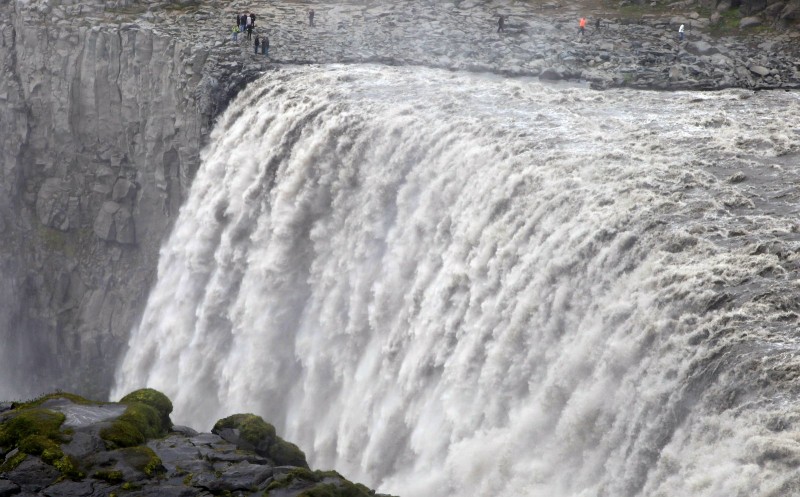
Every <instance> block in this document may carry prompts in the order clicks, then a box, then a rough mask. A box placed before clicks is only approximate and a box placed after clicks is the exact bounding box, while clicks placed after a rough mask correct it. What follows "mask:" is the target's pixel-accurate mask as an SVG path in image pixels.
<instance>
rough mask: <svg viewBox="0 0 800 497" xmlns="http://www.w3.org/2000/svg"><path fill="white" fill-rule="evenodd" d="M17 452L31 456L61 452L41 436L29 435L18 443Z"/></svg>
mask: <svg viewBox="0 0 800 497" xmlns="http://www.w3.org/2000/svg"><path fill="white" fill-rule="evenodd" d="M19 450H21V451H22V452H25V453H26V454H31V455H33V456H40V455H42V453H43V452H45V451H48V452H53V451H58V452H61V449H60V448H59V446H58V444H57V443H55V442H53V441H52V440H50V439H49V438H47V437H45V436H43V435H29V436H27V437H25V438H23V439H22V440H20V442H19Z"/></svg>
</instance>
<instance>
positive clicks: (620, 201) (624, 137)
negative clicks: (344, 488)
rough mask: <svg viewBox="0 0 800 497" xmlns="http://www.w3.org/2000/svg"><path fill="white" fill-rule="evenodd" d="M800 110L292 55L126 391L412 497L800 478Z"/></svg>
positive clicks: (699, 492) (228, 149)
mask: <svg viewBox="0 0 800 497" xmlns="http://www.w3.org/2000/svg"><path fill="white" fill-rule="evenodd" d="M797 101H798V98H797V95H796V94H790V93H785V94H761V95H752V94H750V93H748V92H743V91H732V92H724V93H720V94H714V95H710V94H692V93H678V94H654V93H634V92H627V91H609V92H603V93H598V92H594V91H590V90H587V89H583V88H565V87H547V86H542V85H540V84H539V83H537V82H530V81H524V80H503V79H499V78H492V77H480V76H470V75H463V74H454V73H443V72H438V71H431V70H424V69H419V68H413V69H408V68H406V69H396V68H384V67H360V68H354V67H329V68H307V69H302V68H297V69H285V70H281V71H279V72H276V73H271V74H269V75H267V76H265V78H264V79H262V80H260V81H258V82H256V83H254V84H252V85H251V86H250V87H249V88H248V89H247V90H246V91H244V92H243V94H242V95H240V97H239V98H238V99H237V100H236V101H235V102H234V103H233V104H232V105H231V108H229V109H228V111H227V112H226V113H225V115H224V116H223V118H222V119H221V121H220V123H219V124H218V125H217V128H216V130H215V131H214V133H213V135H212V139H211V145H210V147H209V148H208V150H207V151H206V152H205V156H204V162H203V165H202V167H201V169H200V171H199V172H198V175H197V177H196V179H195V180H194V184H193V186H192V191H191V194H190V198H189V200H188V201H187V203H186V205H184V206H183V208H182V210H181V214H180V218H179V220H178V222H177V225H176V227H175V230H174V233H173V234H172V236H171V237H170V239H169V241H168V243H167V244H166V245H165V247H164V248H163V249H162V254H161V260H160V264H159V277H158V283H157V285H156V286H155V288H154V289H153V290H152V292H151V295H150V298H149V302H148V305H147V309H146V311H145V314H144V317H143V319H142V322H141V324H140V326H139V327H138V328H137V329H136V330H134V332H133V334H132V337H131V340H130V350H129V352H128V353H127V356H126V357H125V359H124V361H123V363H122V365H121V366H120V369H119V372H118V377H117V386H116V389H115V393H114V395H116V396H120V395H122V394H124V393H126V392H128V391H130V390H132V389H135V388H140V387H142V386H145V385H147V386H150V387H153V388H157V389H160V390H162V391H164V392H165V393H166V394H167V395H169V396H170V398H172V399H173V402H174V404H175V406H176V410H175V413H174V416H173V419H174V420H175V421H176V422H178V423H186V424H192V425H194V426H197V427H200V428H204V429H206V428H208V427H209V426H210V425H211V424H212V423H213V422H214V421H215V420H216V419H218V418H220V417H223V416H226V415H229V414H232V413H234V412H256V413H258V414H261V415H263V416H264V417H265V419H267V420H269V421H271V422H273V423H274V424H275V425H276V426H277V427H278V430H279V432H280V434H281V435H282V436H284V437H285V438H287V439H288V440H291V441H293V442H296V443H297V444H298V445H299V446H300V447H301V448H303V449H304V450H305V451H306V452H307V453H308V454H309V456H310V462H311V464H312V466H314V467H319V468H328V467H334V468H336V469H338V470H340V471H342V472H343V473H344V474H345V475H346V476H348V477H349V478H352V479H354V480H360V481H363V482H364V483H366V484H368V485H373V486H378V487H379V488H380V489H381V490H382V491H387V492H393V493H396V494H399V495H401V496H403V497H417V496H420V497H421V496H430V495H443V496H448V495H450V496H466V495H471V496H493V495H499V494H505V495H520V496H522V495H524V496H532V497H535V496H548V497H554V496H555V497H560V496H582V497H588V496H614V497H624V496H634V495H642V496H671V497H672V496H683V495H692V496H709V497H710V496H731V495H742V496H744V495H747V496H755V495H764V496H767V495H775V496H777V495H788V494H791V493H792V492H791V490H792V489H794V490H795V491H797V492H800V490H798V489H800V487H798V485H800V480H799V479H798V477H797V473H796V471H795V469H794V468H795V467H796V466H795V463H794V462H793V461H798V460H800V444H798V440H800V431H798V430H797V428H796V427H795V423H796V422H797V421H798V419H799V418H798V415H797V410H796V408H795V404H796V403H797V396H796V390H797V388H796V387H794V386H793V385H792V382H791V378H790V372H791V371H792V370H793V369H792V368H798V367H800V362H798V361H797V357H796V356H797V348H796V347H797V346H796V343H795V342H796V339H795V338H794V336H793V333H792V332H791V330H792V329H793V324H796V321H797V314H793V313H794V310H793V309H792V308H787V307H786V306H789V307H791V305H790V304H787V301H786V299H782V297H781V296H782V295H784V293H785V292H787V291H789V292H792V291H793V292H795V293H794V295H796V294H797V293H796V292H797V290H796V288H795V286H796V284H795V283H794V281H796V280H794V279H793V278H792V273H791V269H787V268H789V267H790V265H789V263H788V262H787V261H790V258H787V257H786V256H785V253H784V252H781V250H788V248H787V247H790V246H791V247H794V245H792V244H793V243H796V242H795V240H796V236H793V235H792V233H796V231H793V230H794V229H795V228H794V227H795V226H796V225H795V224H794V223H795V222H794V221H793V220H792V212H790V211H791V209H790V208H789V207H787V206H789V205H791V201H792V200H795V199H796V198H797V193H796V192H795V191H792V192H791V193H789V194H787V195H788V196H787V195H784V196H782V197H777V198H780V199H781V200H774V199H773V198H772V197H773V195H772V192H773V191H774V190H780V189H781V188H783V189H784V190H785V186H783V185H784V183H783V181H785V180H786V178H787V177H788V176H790V177H791V178H796V172H795V171H794V168H790V167H789V165H788V164H784V165H783V166H780V164H779V163H780V161H781V160H784V159H781V158H786V157H793V155H792V154H795V153H796V152H797V150H798V148H799V147H798V142H799V140H798V135H797V134H796V133H794V132H793V131H792V129H798V128H800V126H799V125H800V117H799V115H798V113H797V112H793V111H792V110H791V108H792V106H793V107H794V108H795V109H796V108H797ZM770 161H772V162H774V164H773V163H772V162H770ZM772 165H774V166H775V167H779V168H780V173H781V175H782V176H781V177H777V175H776V171H778V169H775V168H771V167H770V166H772ZM738 170H746V171H747V174H748V175H755V176H757V177H758V181H750V182H745V183H741V184H739V183H728V182H725V181H724V178H725V175H727V174H728V173H729V172H734V171H738ZM787 175H788V176H787ZM736 230H738V231H736ZM765 244H766V245H765ZM776 244H777V245H776ZM762 245H763V246H764V247H766V248H764V247H762V248H761V249H758V248H757V247H759V246H762ZM778 245H779V246H780V247H781V248H780V249H777V248H775V247H776V246H778ZM754 247H755V248H754ZM791 260H793V259H791ZM790 295H791V294H790ZM789 300H791V299H789ZM782 303H783V304H782ZM782 305H783V307H782ZM787 489H788V490H789V491H788V493H787Z"/></svg>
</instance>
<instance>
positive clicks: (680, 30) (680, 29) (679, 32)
mask: <svg viewBox="0 0 800 497" xmlns="http://www.w3.org/2000/svg"><path fill="white" fill-rule="evenodd" d="M678 37H679V38H680V40H681V41H683V24H681V27H679V28H678Z"/></svg>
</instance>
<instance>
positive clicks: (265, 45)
mask: <svg viewBox="0 0 800 497" xmlns="http://www.w3.org/2000/svg"><path fill="white" fill-rule="evenodd" d="M261 54H262V55H264V56H266V57H269V36H267V35H266V34H264V38H262V39H261Z"/></svg>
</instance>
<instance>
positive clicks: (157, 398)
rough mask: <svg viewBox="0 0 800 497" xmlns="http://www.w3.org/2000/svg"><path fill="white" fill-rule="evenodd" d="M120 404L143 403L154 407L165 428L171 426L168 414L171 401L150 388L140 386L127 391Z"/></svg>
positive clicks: (170, 409)
mask: <svg viewBox="0 0 800 497" xmlns="http://www.w3.org/2000/svg"><path fill="white" fill-rule="evenodd" d="M119 402H120V403H121V404H134V403H139V404H145V405H148V406H150V407H152V408H154V409H155V410H156V411H157V412H158V414H159V415H160V416H161V424H162V425H163V426H164V427H166V428H167V429H168V428H170V427H171V426H172V422H171V421H170V419H169V415H170V414H171V413H172V401H171V400H169V397H167V396H166V395H164V394H163V393H161V392H159V391H158V390H154V389H152V388H142V389H140V390H136V391H134V392H131V393H129V394H128V395H126V396H125V397H122V399H121V400H120V401H119Z"/></svg>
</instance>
